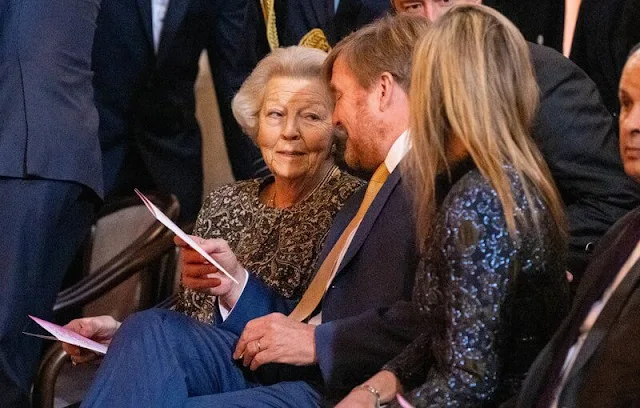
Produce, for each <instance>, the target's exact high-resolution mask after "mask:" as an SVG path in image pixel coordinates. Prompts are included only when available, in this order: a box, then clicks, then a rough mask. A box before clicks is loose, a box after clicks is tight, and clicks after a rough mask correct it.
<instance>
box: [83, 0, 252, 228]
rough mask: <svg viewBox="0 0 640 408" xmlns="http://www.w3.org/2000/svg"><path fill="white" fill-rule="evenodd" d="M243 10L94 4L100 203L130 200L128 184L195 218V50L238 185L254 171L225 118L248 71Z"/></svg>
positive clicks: (166, 2)
mask: <svg viewBox="0 0 640 408" xmlns="http://www.w3.org/2000/svg"><path fill="white" fill-rule="evenodd" d="M247 4H248V1H247V0H237V1H214V2H210V1H205V0H184V1H178V0H139V1H119V0H104V1H103V2H102V5H101V9H100V13H99V15H98V20H97V28H96V34H95V41H94V46H93V61H92V67H93V70H94V71H95V76H94V80H93V83H94V87H95V101H96V106H97V108H98V113H99V115H100V143H101V148H102V153H103V164H104V183H105V191H106V195H107V198H110V197H115V196H120V195H130V194H132V191H133V188H134V187H138V188H141V189H157V190H162V191H166V192H170V193H174V194H176V196H177V197H178V200H179V201H180V209H181V210H180V219H181V221H183V222H188V221H193V220H195V218H196V215H197V214H198V209H199V208H200V205H201V203H202V179H203V177H202V171H203V170H202V140H201V134H200V129H199V127H198V123H197V122H196V118H195V98H194V82H195V80H196V76H197V74H198V60H199V58H200V54H201V53H202V51H203V50H204V49H206V50H207V54H208V57H209V64H210V67H211V73H212V77H213V80H214V82H215V89H216V93H217V98H218V102H219V107H220V114H221V118H222V124H223V129H224V136H225V142H226V147H227V152H228V155H229V160H230V163H231V167H232V170H233V174H234V176H235V178H236V179H247V178H250V177H252V176H253V174H254V171H255V170H256V169H259V168H261V167H262V164H260V162H261V161H260V160H259V158H260V153H259V151H258V149H257V148H256V147H255V145H254V144H253V143H252V142H251V140H250V139H249V138H248V137H247V136H245V135H243V133H242V131H241V130H240V128H239V127H238V125H237V123H236V122H235V120H234V119H233V116H232V114H231V99H232V97H233V95H234V93H235V92H236V91H237V90H238V89H239V88H240V85H241V84H242V81H244V79H245V78H246V77H247V76H248V75H249V73H250V72H251V69H253V67H254V66H255V63H254V62H251V63H247V62H246V61H244V60H242V55H243V50H244V49H245V48H246V44H245V42H244V38H245V37H244V33H243V26H244V24H245V19H246V17H247V16H246V11H247ZM211 114H214V112H211ZM256 160H258V161H257V162H256ZM254 166H255V167H254Z"/></svg>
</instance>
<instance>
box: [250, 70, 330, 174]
mask: <svg viewBox="0 0 640 408" xmlns="http://www.w3.org/2000/svg"><path fill="white" fill-rule="evenodd" d="M331 113H332V112H331V99H330V97H329V93H328V91H327V89H326V86H325V85H323V83H322V82H321V81H320V80H317V79H302V78H289V77H275V78H272V79H270V80H269V82H267V85H266V89H265V97H264V102H263V104H262V109H261V110H260V114H259V115H260V116H259V121H258V137H257V143H258V147H259V148H260V150H261V151H262V156H263V157H264V160H265V162H266V163H267V166H269V169H270V170H271V172H272V173H273V175H274V176H275V177H283V178H287V179H302V180H304V179H305V178H307V177H313V176H314V175H315V174H316V172H317V171H318V169H319V168H320V167H321V166H322V164H324V163H325V162H326V160H330V157H331V145H332V144H333V136H332V135H333V131H332V125H331Z"/></svg>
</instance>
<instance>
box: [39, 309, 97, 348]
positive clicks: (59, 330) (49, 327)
mask: <svg viewBox="0 0 640 408" xmlns="http://www.w3.org/2000/svg"><path fill="white" fill-rule="evenodd" d="M29 317H30V318H31V319H33V321H34V322H36V323H38V324H39V325H40V326H41V327H42V328H43V329H45V330H46V331H48V332H49V333H51V334H53V335H54V337H55V338H56V339H58V340H60V341H62V342H65V343H69V344H73V345H74V346H78V347H82V348H85V349H88V350H92V351H95V352H96V353H100V354H107V346H106V345H104V344H100V343H98V342H96V341H93V340H91V339H88V338H86V337H84V336H81V335H79V334H78V333H76V332H74V331H71V330H69V329H65V328H64V327H62V326H58V325H57V324H54V323H51V322H48V321H46V320H42V319H38V318H37V317H33V316H31V315H29Z"/></svg>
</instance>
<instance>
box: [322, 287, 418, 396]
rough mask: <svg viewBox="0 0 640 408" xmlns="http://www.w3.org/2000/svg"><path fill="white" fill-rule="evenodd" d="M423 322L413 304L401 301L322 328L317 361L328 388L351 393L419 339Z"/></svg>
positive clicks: (372, 294)
mask: <svg viewBox="0 0 640 408" xmlns="http://www.w3.org/2000/svg"><path fill="white" fill-rule="evenodd" d="M369 295H370V296H378V295H379V294H376V293H371V294H369ZM423 322H424V320H423V319H422V318H421V317H420V315H419V313H418V312H417V310H416V309H415V306H414V305H413V304H412V303H410V302H406V301H399V302H396V303H395V304H394V305H392V306H391V307H388V308H380V309H372V310H368V311H366V312H364V313H361V314H359V315H356V316H352V317H349V318H344V319H339V320H334V321H331V322H328V323H323V324H321V325H319V326H318V327H317V328H316V334H315V336H316V357H317V359H318V364H319V366H320V370H321V372H322V376H323V378H324V380H325V384H327V385H328V386H330V387H332V388H335V389H338V390H343V391H348V390H349V389H350V388H352V387H353V386H355V385H357V384H359V383H361V382H363V381H364V380H366V379H367V378H369V377H370V376H371V375H373V374H375V372H377V371H378V370H379V369H380V367H381V366H382V364H383V363H384V362H385V361H388V360H390V359H391V358H393V357H394V356H396V355H397V354H398V353H400V352H401V351H402V350H403V349H404V348H405V347H406V345H407V344H408V343H410V342H411V341H412V340H413V339H414V338H416V337H417V336H418V335H419V333H420V332H422V331H423Z"/></svg>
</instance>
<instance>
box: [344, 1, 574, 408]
mask: <svg viewBox="0 0 640 408" xmlns="http://www.w3.org/2000/svg"><path fill="white" fill-rule="evenodd" d="M413 61H414V66H413V72H412V78H411V91H410V107H411V119H410V128H411V137H412V141H413V148H412V150H411V152H410V153H409V156H408V159H409V162H408V166H407V169H406V170H407V171H408V173H409V175H410V176H411V177H412V179H413V180H414V182H415V190H414V191H415V192H416V195H415V200H416V208H417V223H418V224H417V226H418V232H419V233H418V242H420V243H422V247H421V254H422V261H421V263H420V267H419V269H418V271H417V273H416V283H415V286H414V293H413V301H414V303H415V304H416V305H417V307H419V309H420V310H421V312H422V313H423V316H424V318H425V320H426V322H425V323H426V325H425V327H427V328H428V331H427V332H425V333H423V334H422V335H420V336H419V337H418V338H417V339H416V340H415V341H414V342H413V343H412V344H410V345H409V346H408V347H407V348H406V349H405V350H404V352H402V353H401V354H400V355H398V356H397V357H396V358H395V359H394V360H392V361H391V362H389V363H388V364H387V365H386V366H384V367H383V370H382V371H381V372H379V373H378V374H376V375H375V376H373V377H372V378H370V379H369V380H367V381H365V382H364V383H363V384H362V385H360V386H358V387H356V388H355V389H354V390H353V391H352V392H351V393H350V394H349V395H348V396H347V397H346V398H345V399H344V400H343V401H342V402H341V403H340V404H339V407H340V408H342V407H374V406H376V404H379V403H380V402H389V401H391V400H392V399H393V398H394V397H395V395H396V393H398V392H402V391H403V390H406V391H408V399H409V400H410V402H411V403H412V404H414V405H415V406H417V407H444V406H447V407H449V406H461V407H473V406H494V405H497V404H499V403H500V402H501V401H504V400H505V399H506V398H508V397H509V396H510V395H513V393H514V392H515V391H516V390H517V389H518V386H519V384H520V382H521V381H522V379H523V377H524V375H525V373H526V371H527V369H528V367H529V365H530V364H531V362H532V361H533V359H534V358H535V356H536V354H537V353H538V352H539V351H540V350H541V349H542V347H543V346H544V345H545V343H546V342H547V341H548V340H549V338H550V336H551V334H552V333H553V331H554V330H555V328H556V327H557V325H558V323H559V322H560V321H561V319H562V317H563V315H564V313H565V312H566V310H567V306H568V291H567V289H568V287H567V285H568V284H567V282H566V279H565V275H564V265H563V262H562V260H563V254H564V252H563V251H564V248H565V232H564V230H563V226H564V224H565V220H564V214H563V207H562V203H561V200H560V198H559V196H558V193H557V191H556V189H555V186H554V184H553V181H552V179H551V177H550V175H549V170H548V168H547V166H546V164H545V163H544V161H543V160H542V158H541V154H540V152H539V151H538V150H537V148H536V146H535V144H534V143H533V141H532V140H531V138H530V136H529V129H530V127H531V122H532V118H533V116H534V113H535V111H536V107H537V98H538V89H537V87H536V82H535V79H534V76H533V71H532V67H531V63H530V58H529V51H528V49H527V46H526V43H525V41H524V39H523V38H522V35H521V34H520V33H519V32H518V30H517V29H516V28H515V26H513V24H511V23H510V22H509V21H508V20H507V19H506V18H505V17H503V16H502V15H500V14H499V13H497V12H496V11H494V10H492V9H489V8H487V7H483V6H456V7H454V8H453V9H452V10H451V11H450V12H448V13H447V14H445V15H444V16H443V17H441V18H440V20H438V21H437V22H436V23H435V24H434V25H433V26H432V27H431V29H430V30H429V31H428V32H427V34H426V35H425V37H424V38H423V39H422V40H421V41H420V43H419V44H418V46H417V47H416V50H415V52H414V58H413ZM452 67H453V68H452Z"/></svg>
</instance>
